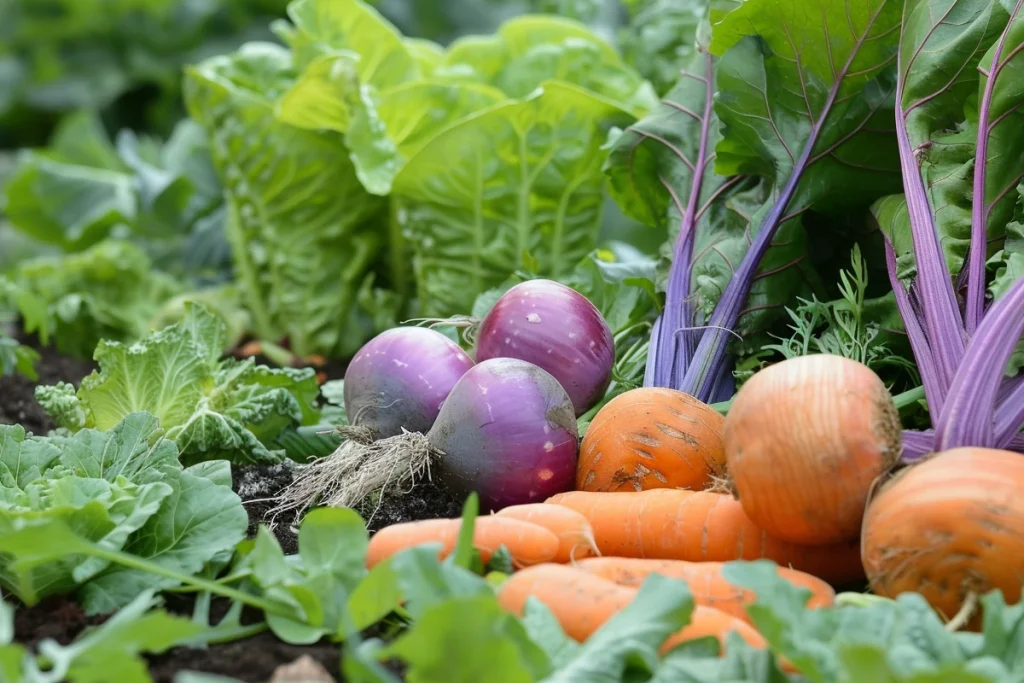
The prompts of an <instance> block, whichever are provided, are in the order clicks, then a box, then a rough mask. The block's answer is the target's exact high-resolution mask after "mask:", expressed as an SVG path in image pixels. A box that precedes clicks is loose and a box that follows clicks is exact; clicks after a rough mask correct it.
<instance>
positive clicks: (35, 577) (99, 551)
mask: <svg viewBox="0 0 1024 683" xmlns="http://www.w3.org/2000/svg"><path fill="white" fill-rule="evenodd" d="M0 513H2V514H0V536H3V537H4V538H3V539H2V540H0V553H3V554H4V555H3V559H2V560H0V585H2V586H3V587H4V588H6V589H7V590H10V591H11V592H13V593H15V594H16V595H18V596H19V597H20V598H21V599H22V600H23V601H25V602H27V603H29V604H34V603H35V602H37V601H38V600H39V599H41V598H43V597H46V596H48V595H52V594H66V593H70V592H72V591H74V590H76V589H77V591H78V597H79V599H80V600H81V602H82V604H83V606H84V607H85V609H86V610H87V611H88V612H90V613H108V612H110V611H113V610H116V609H118V608H119V607H122V606H124V605H126V604H128V603H129V602H131V600H132V599H134V598H135V596H136V595H138V594H139V593H141V592H143V591H146V590H149V589H153V588H167V587H171V586H175V585H177V584H178V583H179V579H178V578H174V575H176V576H178V577H180V576H181V575H186V576H187V575H189V574H193V573H197V572H199V571H200V570H201V569H202V568H203V567H204V566H206V565H207V564H208V563H209V562H211V560H213V559H214V558H215V557H218V556H222V555H224V554H225V553H230V552H231V551H232V550H233V549H234V547H235V545H236V544H237V543H238V542H239V541H240V540H241V539H242V538H243V536H244V534H245V530H246V527H247V526H248V516H247V515H246V513H245V510H244V509H243V508H242V504H241V500H240V499H239V497H238V496H237V495H236V494H235V493H234V492H233V491H232V490H231V477H230V470H229V469H228V468H227V466H226V463H219V464H217V463H211V464H208V465H204V466H203V467H200V468H196V469H194V470H192V471H184V470H183V469H182V466H181V464H180V463H179V461H178V451H177V449H176V448H175V446H174V443H173V442H172V441H169V440H167V439H165V438H163V437H161V436H160V435H159V430H158V427H157V421H156V419H155V418H154V417H153V416H152V415H149V414H147V413H132V414H130V415H128V416H126V417H125V418H124V420H122V421H121V422H120V423H118V424H116V425H114V427H113V428H112V429H111V430H110V431H106V432H101V431H97V430H94V429H83V430H81V431H79V432H77V433H76V434H74V435H72V436H61V435H55V436H51V437H29V438H26V437H25V434H24V430H22V429H21V428H20V427H6V426H4V427H0ZM33 537H35V538H34V540H33ZM44 538H45V542H43V540H42V539H44ZM121 551H123V552H125V553H129V554H130V556H131V557H133V558H135V559H136V560H139V561H142V560H145V561H146V565H147V568H146V569H141V568H138V567H135V566H133V567H126V566H124V565H123V564H117V565H111V564H110V562H111V561H112V558H113V553H116V552H121ZM153 568H156V569H157V570H166V571H167V572H168V573H171V574H172V576H168V575H167V574H164V575H159V571H158V572H156V573H155V572H154V571H153Z"/></svg>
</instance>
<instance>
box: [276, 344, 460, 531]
mask: <svg viewBox="0 0 1024 683" xmlns="http://www.w3.org/2000/svg"><path fill="white" fill-rule="evenodd" d="M472 367H473V360H472V359H471V358H470V357H469V355H468V354H466V352H465V351H463V350H462V349H461V348H460V347H459V345H458V344H456V343H455V342H453V341H452V340H451V339H449V338H448V337H446V336H444V335H443V334H441V333H440V332H436V331H434V330H431V329H427V328H423V327H397V328H394V329H391V330H388V331H386V332H383V333H381V334H379V335H377V336H376V337H374V338H373V339H371V340H370V341H368V342H367V343H366V344H365V345H364V346H363V347H362V348H361V349H359V351H358V352H357V353H356V355H355V356H354V357H353V358H352V362H351V363H350V364H349V366H348V369H347V371H346V372H345V387H344V392H345V414H346V415H347V416H348V420H349V424H347V425H342V426H338V427H337V431H338V432H339V433H340V434H341V436H342V437H343V438H344V441H342V443H341V445H340V446H338V448H337V449H336V450H335V451H334V453H332V454H331V455H329V456H327V457H326V458H321V459H319V460H316V461H314V462H313V463H311V464H309V465H306V466H303V467H300V468H299V469H298V471H297V473H296V477H295V480H294V481H293V482H292V484H291V485H290V486H288V487H287V488H285V490H284V491H282V492H281V493H280V494H279V496H278V497H277V502H278V505H277V507H276V508H275V509H274V514H275V516H276V514H278V513H280V512H284V511H288V510H296V511H298V512H301V511H303V510H305V509H306V508H308V507H309V506H311V505H313V504H314V503H317V502H319V503H321V504H323V505H339V506H347V505H349V499H348V493H347V491H348V487H349V484H348V481H349V479H350V478H351V476H352V475H353V473H359V472H361V471H362V466H363V465H364V463H366V462H367V460H368V459H371V460H372V454H373V452H375V449H376V444H378V443H379V442H380V440H381V439H386V438H388V437H395V436H398V435H402V434H406V433H419V432H426V431H427V430H429V429H430V428H431V426H432V425H433V424H434V420H436V419H437V416H438V413H439V411H440V410H441V407H442V405H443V404H444V402H445V400H446V399H447V397H448V394H449V393H450V392H451V390H452V388H453V387H454V386H455V385H456V383H457V382H458V381H459V379H460V378H461V377H462V376H463V375H464V374H465V373H466V371H467V370H469V369H470V368H472Z"/></svg>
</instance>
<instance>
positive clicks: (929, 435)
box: [901, 429, 1024, 465]
mask: <svg viewBox="0 0 1024 683" xmlns="http://www.w3.org/2000/svg"><path fill="white" fill-rule="evenodd" d="M902 439H903V456H902V458H901V459H902V461H903V462H904V463H906V464H908V465H909V464H912V463H914V462H917V461H918V460H920V459H921V458H923V457H924V456H926V455H928V454H929V453H934V452H935V450H936V449H935V430H934V429H926V430H924V431H920V432H919V431H916V430H912V429H905V430H903V435H902ZM1000 448H1005V449H1007V450H1011V451H1017V452H1018V453H1024V434H1015V435H1013V436H1012V438H1010V439H1009V440H1008V441H1007V442H1006V443H1005V444H1003V445H1001V446H1000Z"/></svg>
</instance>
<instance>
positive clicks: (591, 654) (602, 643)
mask: <svg viewBox="0 0 1024 683" xmlns="http://www.w3.org/2000/svg"><path fill="white" fill-rule="evenodd" d="M692 611H693V595H692V594H691V593H690V590H689V588H687V586H686V584H685V583H683V582H681V581H677V580H675V579H668V578H665V577H663V576H661V575H658V574H655V575H652V576H651V577H649V578H648V579H646V580H645V581H644V583H643V585H641V586H640V590H639V591H637V594H636V597H634V598H633V600H632V602H630V603H629V605H627V606H626V608H625V609H623V610H622V611H621V612H618V613H617V614H616V615H615V616H613V617H612V618H611V619H609V620H608V621H606V622H605V623H604V625H603V626H601V628H599V629H598V630H597V631H596V632H595V633H594V634H593V635H592V636H590V637H589V638H588V639H587V641H586V642H585V643H584V644H583V646H582V647H581V648H579V650H578V652H577V654H576V657H575V658H574V659H573V660H572V661H571V662H569V663H568V664H567V665H566V666H565V667H563V668H561V669H559V670H558V671H556V672H555V673H554V674H553V675H552V676H549V677H548V678H546V679H544V681H545V683H562V682H563V681H564V682H565V683H570V682H571V681H579V680H586V681H594V682H595V683H597V682H599V681H600V682H602V683H604V682H605V681H607V682H608V683H612V682H613V681H621V680H623V676H624V674H625V673H626V671H627V670H636V669H640V670H642V671H644V672H645V673H650V672H653V671H654V670H655V669H656V667H657V662H658V650H659V648H660V647H661V645H662V644H663V643H664V642H665V641H666V640H667V639H668V637H669V636H670V635H672V634H673V633H675V632H676V631H678V630H679V629H680V628H682V627H683V626H684V625H685V624H686V623H687V622H688V621H689V619H690V614H691V612H692Z"/></svg>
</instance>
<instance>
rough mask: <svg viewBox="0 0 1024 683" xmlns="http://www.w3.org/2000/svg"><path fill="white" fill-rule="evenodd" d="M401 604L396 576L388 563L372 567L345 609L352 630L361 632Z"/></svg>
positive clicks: (400, 593) (400, 592) (353, 592)
mask: <svg viewBox="0 0 1024 683" xmlns="http://www.w3.org/2000/svg"><path fill="white" fill-rule="evenodd" d="M401 603H402V590H401V587H400V586H399V580H398V575H397V574H396V573H395V570H394V568H393V567H392V566H391V562H390V561H384V562H381V563H379V564H377V565H375V566H374V568H373V569H371V570H370V572H369V574H367V575H366V577H365V578H364V579H363V580H362V581H360V582H359V585H358V586H356V588H355V590H353V591H352V594H351V595H350V596H349V599H348V604H347V605H346V609H347V611H348V617H349V619H350V620H351V625H352V628H353V629H355V630H356V631H361V630H363V629H365V628H367V627H369V626H372V625H373V624H376V623H377V622H378V621H380V620H381V619H383V618H384V617H386V616H387V615H388V614H390V613H391V612H392V611H394V610H395V609H396V608H397V607H398V606H399V605H401Z"/></svg>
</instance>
